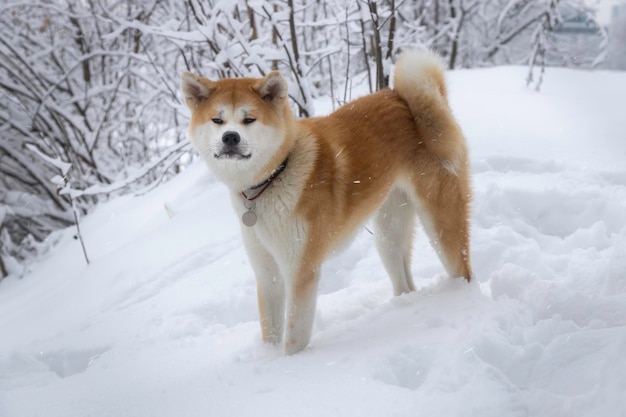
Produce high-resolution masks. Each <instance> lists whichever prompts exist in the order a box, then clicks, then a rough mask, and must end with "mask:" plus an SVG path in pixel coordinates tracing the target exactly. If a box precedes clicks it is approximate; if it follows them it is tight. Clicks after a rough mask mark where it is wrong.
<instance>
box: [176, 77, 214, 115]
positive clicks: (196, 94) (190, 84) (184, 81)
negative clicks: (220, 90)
mask: <svg viewBox="0 0 626 417" xmlns="http://www.w3.org/2000/svg"><path fill="white" fill-rule="evenodd" d="M180 88H181V90H182V91H183V97H184V98H185V104H187V107H189V110H191V111H192V112H193V111H195V110H196V108H197V107H198V106H199V105H200V103H202V102H203V101H204V100H206V99H208V98H209V96H210V95H211V93H212V92H213V90H215V84H214V83H213V82H212V81H211V80H208V79H206V78H203V77H200V76H198V75H195V74H192V73H191V72H183V75H182V76H181V82H180Z"/></svg>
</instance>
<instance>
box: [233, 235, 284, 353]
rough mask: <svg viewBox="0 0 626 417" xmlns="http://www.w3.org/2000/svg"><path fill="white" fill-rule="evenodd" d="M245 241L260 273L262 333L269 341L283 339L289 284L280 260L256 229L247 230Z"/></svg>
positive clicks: (250, 256)
mask: <svg viewBox="0 0 626 417" xmlns="http://www.w3.org/2000/svg"><path fill="white" fill-rule="evenodd" d="M243 235H244V243H245V246H246V251H247V252H248V258H249V259H250V263H251V264H252V269H254V273H255V275H256V283H257V284H256V285H257V299H258V303H259V320H260V322H261V335H262V338H263V341H264V342H266V343H272V344H278V343H280V342H281V341H282V337H283V328H284V322H285V283H284V280H283V278H282V276H281V274H280V271H279V269H278V266H277V264H276V261H275V260H274V258H273V257H272V255H271V254H270V253H269V252H268V251H267V250H266V249H265V248H264V247H263V245H262V244H261V243H260V242H259V240H258V239H257V238H256V236H255V235H254V233H253V232H252V231H244V233H243Z"/></svg>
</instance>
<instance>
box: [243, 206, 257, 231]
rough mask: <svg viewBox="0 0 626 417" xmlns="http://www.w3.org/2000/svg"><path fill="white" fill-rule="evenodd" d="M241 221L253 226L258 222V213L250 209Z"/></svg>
mask: <svg viewBox="0 0 626 417" xmlns="http://www.w3.org/2000/svg"><path fill="white" fill-rule="evenodd" d="M241 221H242V222H243V224H245V225H246V226H248V227H252V226H254V225H255V224H256V214H255V213H254V212H253V211H251V210H248V211H246V212H245V213H243V215H242V216H241Z"/></svg>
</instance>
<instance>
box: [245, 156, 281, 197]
mask: <svg viewBox="0 0 626 417" xmlns="http://www.w3.org/2000/svg"><path fill="white" fill-rule="evenodd" d="M288 161H289V157H287V158H285V160H284V161H283V162H282V163H281V164H280V165H278V168H276V169H275V170H274V171H272V173H271V174H270V176H269V178H267V179H266V180H265V181H261V182H260V183H258V184H257V185H255V186H253V187H250V188H248V191H254V190H256V189H258V188H261V187H263V186H264V185H267V184H269V183H270V182H272V181H274V180H275V179H276V177H278V176H279V175H280V174H281V173H282V172H283V171H284V170H285V168H287V162H288Z"/></svg>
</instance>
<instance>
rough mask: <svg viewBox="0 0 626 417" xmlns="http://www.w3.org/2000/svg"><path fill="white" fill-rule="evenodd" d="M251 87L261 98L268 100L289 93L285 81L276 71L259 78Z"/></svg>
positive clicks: (273, 99)
mask: <svg viewBox="0 0 626 417" xmlns="http://www.w3.org/2000/svg"><path fill="white" fill-rule="evenodd" d="M252 88H253V89H254V91H256V92H257V94H258V95H260V96H261V98H262V99H263V100H267V101H269V102H273V101H275V100H280V99H283V98H286V97H287V96H288V95H289V88H288V87H287V81H285V79H284V78H283V76H282V75H280V72H278V71H272V72H270V73H269V74H267V76H266V77H265V78H262V79H260V80H259V82H257V83H256V84H255V85H253V86H252Z"/></svg>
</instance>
